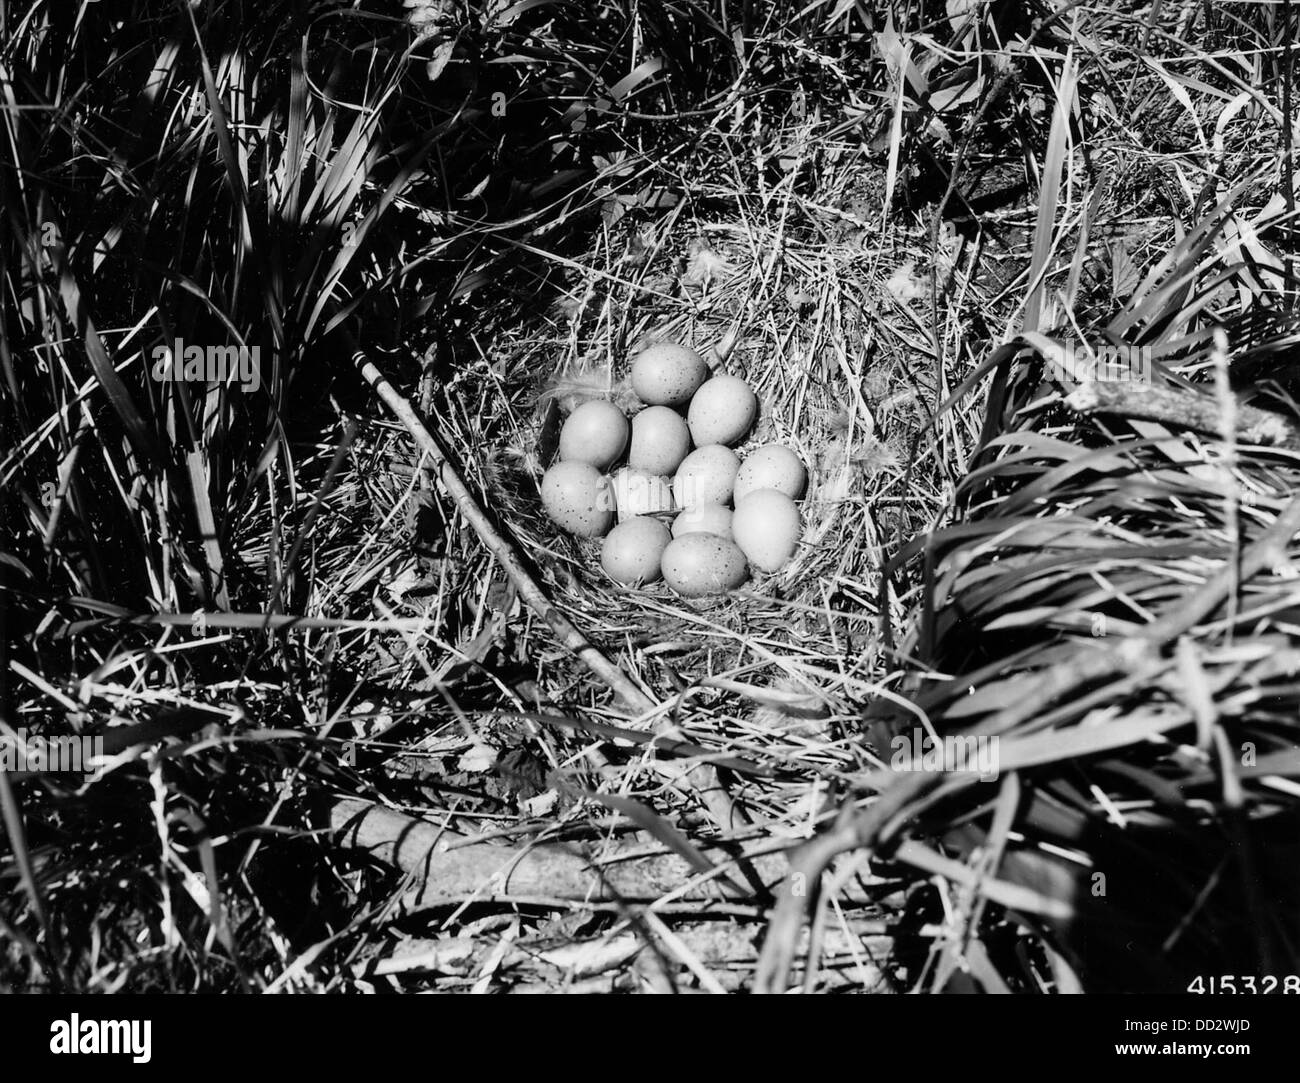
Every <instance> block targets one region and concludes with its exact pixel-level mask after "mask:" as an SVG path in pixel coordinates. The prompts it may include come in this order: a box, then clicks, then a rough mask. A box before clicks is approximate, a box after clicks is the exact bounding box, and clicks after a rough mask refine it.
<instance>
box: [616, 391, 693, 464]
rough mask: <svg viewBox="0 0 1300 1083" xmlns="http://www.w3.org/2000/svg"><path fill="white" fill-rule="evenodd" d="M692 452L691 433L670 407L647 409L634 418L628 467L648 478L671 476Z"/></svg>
mask: <svg viewBox="0 0 1300 1083" xmlns="http://www.w3.org/2000/svg"><path fill="white" fill-rule="evenodd" d="M690 450H691V432H690V429H688V428H687V426H686V422H685V421H683V420H682V415H681V414H679V413H677V411H676V410H670V409H669V408H668V407H667V406H647V407H646V408H645V409H644V410H642V411H641V412H640V413H639V414H637V415H636V416H635V417H634V418H632V449H631V450H630V451H629V452H628V456H627V462H628V465H629V466H632V467H635V468H636V469H637V470H644V471H645V472H646V473H647V474H671V473H673V471H675V470H676V469H677V468H678V467H679V466H681V464H682V460H683V459H684V458H686V454H687V452H689V451H690Z"/></svg>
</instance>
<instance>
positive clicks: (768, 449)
mask: <svg viewBox="0 0 1300 1083" xmlns="http://www.w3.org/2000/svg"><path fill="white" fill-rule="evenodd" d="M807 483H808V472H807V471H806V470H805V469H804V468H803V463H802V462H800V461H799V456H798V455H796V454H795V453H794V452H793V451H791V450H790V449H789V448H788V447H782V446H781V445H780V444H767V445H766V446H764V447H760V448H755V449H754V450H753V451H751V452H750V453H749V454H748V455H746V456H745V461H744V462H743V463H741V464H740V470H739V471H737V473H736V484H735V491H734V496H735V499H736V500H737V501H739V500H741V499H743V498H744V497H746V496H748V495H749V494H750V493H752V492H756V491H757V490H759V489H775V490H776V491H777V492H779V493H785V495H786V496H788V497H789V498H790V499H791V500H797V499H798V498H799V497H800V496H802V495H803V489H804V486H805V485H806V484H807Z"/></svg>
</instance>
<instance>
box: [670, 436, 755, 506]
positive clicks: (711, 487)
mask: <svg viewBox="0 0 1300 1083" xmlns="http://www.w3.org/2000/svg"><path fill="white" fill-rule="evenodd" d="M739 469H740V460H739V459H738V458H736V453H735V452H734V451H732V450H731V448H729V447H723V445H721V444H708V445H706V446H705V447H698V448H696V449H695V450H694V451H692V452H691V453H690V454H689V455H687V456H686V458H684V459H683V460H682V465H681V466H679V467H678V468H677V474H676V476H675V477H674V478H673V496H674V497H676V499H677V506H678V507H679V508H693V507H694V506H695V505H696V504H730V503H731V489H732V486H733V485H734V484H735V481H736V472H737V471H738V470H739Z"/></svg>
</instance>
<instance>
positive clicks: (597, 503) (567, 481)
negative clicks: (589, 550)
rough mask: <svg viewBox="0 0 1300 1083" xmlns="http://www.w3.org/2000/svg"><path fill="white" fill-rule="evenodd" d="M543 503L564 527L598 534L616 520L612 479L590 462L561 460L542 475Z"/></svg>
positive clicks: (579, 533)
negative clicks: (610, 481)
mask: <svg viewBox="0 0 1300 1083" xmlns="http://www.w3.org/2000/svg"><path fill="white" fill-rule="evenodd" d="M542 506H543V507H544V508H545V509H546V514H547V515H549V516H550V517H551V520H552V521H553V522H554V523H555V525H556V526H558V527H559V528H560V529H561V530H567V531H568V532H569V533H570V534H576V535H577V536H578V537H580V538H599V537H600V536H601V535H602V534H604V533H605V531H607V530H608V529H609V528H610V525H611V524H612V523H613V522H614V494H613V492H612V491H611V489H610V486H609V480H608V479H607V478H606V477H605V476H604V475H603V474H602V473H601V472H600V471H599V470H597V469H596V468H595V467H594V466H592V465H591V464H590V463H575V462H567V463H566V462H560V463H556V464H555V465H554V466H552V467H551V468H550V469H549V470H548V471H546V473H545V474H543V475H542Z"/></svg>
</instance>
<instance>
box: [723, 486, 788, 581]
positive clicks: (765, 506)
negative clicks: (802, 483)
mask: <svg viewBox="0 0 1300 1083" xmlns="http://www.w3.org/2000/svg"><path fill="white" fill-rule="evenodd" d="M731 535H732V537H733V538H735V539H736V544H737V545H738V546H740V549H741V551H742V552H743V553H744V554H745V556H747V557H748V558H749V562H750V563H751V564H752V565H754V567H755V568H761V569H762V570H763V571H765V572H775V571H780V569H781V568H782V567H784V565H785V564H786V562H787V561H788V560H789V559H790V558H791V557H792V556H794V551H795V549H796V548H797V547H798V545H799V509H798V508H797V507H795V503H794V501H793V500H791V499H790V498H789V497H788V496H786V495H785V493H781V492H777V491H776V490H775V489H759V490H757V491H756V492H752V493H750V494H749V495H748V496H744V497H741V498H740V499H739V500H737V501H736V510H735V511H734V512H733V513H732V515H731Z"/></svg>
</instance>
